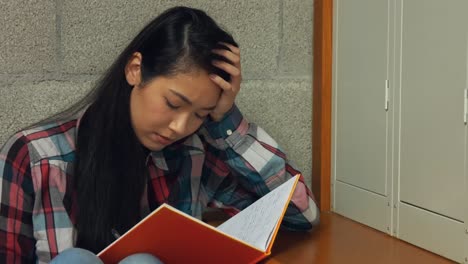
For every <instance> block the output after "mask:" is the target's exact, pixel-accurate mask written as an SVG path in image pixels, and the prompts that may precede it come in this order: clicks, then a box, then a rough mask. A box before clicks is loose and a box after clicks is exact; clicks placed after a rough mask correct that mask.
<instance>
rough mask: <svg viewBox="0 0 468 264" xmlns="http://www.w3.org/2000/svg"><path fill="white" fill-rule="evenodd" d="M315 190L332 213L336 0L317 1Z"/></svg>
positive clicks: (314, 122)
mask: <svg viewBox="0 0 468 264" xmlns="http://www.w3.org/2000/svg"><path fill="white" fill-rule="evenodd" d="M313 23H314V26H313V30H314V31H313V80H314V81H313V93H312V95H313V99H312V100H313V107H312V119H313V121H312V190H313V192H314V195H315V198H316V199H317V202H318V206H319V208H320V210H321V211H330V207H331V202H330V200H331V199H330V198H331V197H330V195H331V135H332V132H331V123H332V116H331V115H332V52H333V51H332V45H333V44H332V31H333V0H314V21H313Z"/></svg>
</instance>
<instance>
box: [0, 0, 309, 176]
mask: <svg viewBox="0 0 468 264" xmlns="http://www.w3.org/2000/svg"><path fill="white" fill-rule="evenodd" d="M0 4H1V6H2V8H0V22H1V23H0V24H1V25H2V27H0V145H2V144H3V143H4V142H5V141H6V140H7V138H8V137H9V136H10V135H11V134H12V133H14V132H15V131H17V130H19V129H21V128H22V127H25V126H26V125H28V124H31V123H33V122H35V121H38V120H40V119H42V118H44V117H46V116H48V115H50V114H52V113H55V112H56V111H59V110H61V109H63V108H64V107H66V106H69V105H71V104H72V103H73V102H75V101H76V100H78V99H79V98H80V97H81V96H83V95H84V94H85V93H86V92H87V91H88V90H89V89H90V88H91V86H92V84H93V83H94V81H95V80H96V79H97V78H98V77H99V76H100V74H101V73H102V72H103V71H104V70H105V69H106V68H107V66H108V65H110V63H111V62H112V61H113V60H114V58H115V57H116V56H117V55H118V54H119V53H120V51H121V50H122V49H123V48H124V47H125V46H126V45H127V43H128V42H129V41H130V40H131V39H132V38H133V36H134V35H135V34H137V33H138V31H139V30H140V29H141V28H142V27H143V26H144V25H145V24H146V23H147V22H148V21H149V20H151V19H152V18H153V17H155V16H156V15H158V14H159V13H161V12H162V11H164V10H165V9H167V8H169V7H172V6H175V5H185V6H191V7H195V8H200V9H203V10H205V11H206V12H207V13H208V14H210V15H211V16H212V17H213V18H214V19H215V20H216V21H217V22H218V23H219V24H221V25H222V26H223V27H224V28H225V29H227V30H228V31H229V32H231V33H232V34H233V36H234V38H235V39H236V40H237V41H238V42H239V44H240V46H241V52H242V67H243V84H242V88H241V93H240V94H239V96H238V99H237V104H238V105H239V107H240V109H241V110H242V112H243V113H244V114H245V116H247V118H248V119H249V120H251V121H253V122H255V123H257V124H258V125H260V126H261V127H263V128H264V129H265V130H266V131H267V132H268V133H269V134H271V135H272V136H273V137H274V138H275V139H276V140H277V141H278V142H279V143H280V145H281V146H282V147H283V149H285V150H286V152H287V153H288V155H289V157H290V159H291V160H293V161H294V163H296V164H297V165H298V166H299V167H300V168H301V170H302V171H303V173H304V175H305V177H306V179H307V181H308V182H309V184H310V182H311V175H310V173H311V163H312V162H311V159H312V158H311V150H312V146H311V124H312V115H311V112H312V14H313V0H171V1H170V0H138V1H126V0H81V1H76V0H41V1H26V0H16V1H8V0H0Z"/></svg>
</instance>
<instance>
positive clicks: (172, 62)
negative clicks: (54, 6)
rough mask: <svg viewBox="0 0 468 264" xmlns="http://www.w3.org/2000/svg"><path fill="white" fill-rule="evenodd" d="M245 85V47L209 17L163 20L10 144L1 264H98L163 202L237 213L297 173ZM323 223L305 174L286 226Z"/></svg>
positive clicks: (2, 191) (0, 157) (179, 15)
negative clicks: (249, 102) (257, 116)
mask: <svg viewBox="0 0 468 264" xmlns="http://www.w3.org/2000/svg"><path fill="white" fill-rule="evenodd" d="M240 84H241V65H240V51H239V48H238V45H237V44H236V42H235V41H234V39H233V38H232V37H231V36H230V35H229V34H228V33H226V32H225V31H223V30H222V29H220V28H219V27H218V25H217V24H216V23H215V22H214V21H213V20H212V19H211V18H210V17H209V16H208V15H206V14H205V13H204V12H203V11H200V10H197V9H191V8H186V7H176V8H172V9H169V10H167V11H166V12H164V13H163V14H161V15H160V16H158V17H157V18H155V19H154V20H153V21H152V22H150V23H149V24H148V25H147V26H146V27H145V28H144V29H143V30H142V31H141V32H140V33H139V34H138V35H137V36H136V37H135V38H134V39H133V41H132V42H131V43H130V44H129V45H128V47H127V48H126V49H125V50H124V51H123V52H122V53H121V54H120V56H119V57H118V58H117V59H116V61H115V62H114V64H113V65H112V66H111V67H110V68H109V69H108V71H107V72H106V73H105V74H104V76H103V77H102V79H101V80H100V82H98V83H97V85H96V87H95V89H94V90H93V91H92V92H91V93H90V94H89V95H88V96H87V97H85V98H84V99H83V100H82V101H80V102H78V103H77V104H76V105H74V106H73V107H71V108H70V109H68V110H66V111H65V112H62V113H60V114H58V115H56V116H53V117H51V118H49V119H47V120H45V121H42V122H41V123H39V124H37V125H34V126H33V127H31V128H28V129H26V130H23V131H21V132H19V133H17V134H16V135H15V136H13V137H12V138H11V139H10V140H9V141H8V142H7V143H6V144H5V145H4V146H3V148H2V150H1V151H0V177H1V180H0V199H1V200H0V201H1V207H0V262H1V263H31V262H40V263H47V262H50V261H51V260H53V262H55V263H60V261H62V262H64V261H65V262H67V263H73V260H74V259H75V260H76V259H79V258H80V257H82V259H81V262H82V261H83V259H86V260H89V259H91V258H92V256H94V255H93V254H91V252H93V253H98V252H99V251H100V250H102V249H103V248H104V247H106V246H107V245H109V244H110V243H111V242H113V241H114V240H115V237H114V236H113V232H118V233H125V232H126V231H127V230H128V229H130V228H131V227H132V226H133V225H135V224H136V223H137V222H138V221H139V220H141V219H142V218H143V217H144V216H146V215H147V214H148V213H149V212H151V211H152V210H155V209H156V208H157V207H158V206H159V205H160V204H162V203H168V204H170V205H172V206H174V207H176V208H178V209H179V210H181V211H183V212H185V213H187V214H190V215H192V216H194V217H197V218H201V216H202V213H203V211H204V209H206V208H207V207H214V208H221V209H223V210H224V211H225V212H227V213H228V214H230V215H233V214H235V213H237V212H239V211H240V210H242V209H244V208H245V207H247V206H248V205H250V204H251V203H253V202H254V201H255V200H257V199H258V198H260V197H262V196H263V195H265V194H266V193H268V192H269V191H270V190H272V189H274V188H276V187H277V186H279V185H280V184H282V183H283V182H285V181H286V180H288V179H289V178H291V177H292V176H293V175H296V174H298V173H299V171H298V170H297V169H296V168H294V167H293V166H291V165H290V164H289V163H288V161H287V158H286V156H285V154H284V153H283V152H282V151H281V150H280V149H279V147H278V145H277V143H276V142H275V141H274V140H273V139H272V138H271V137H270V136H269V135H268V134H266V133H265V131H264V130H262V129H261V128H260V127H258V126H256V125H255V124H253V123H249V122H248V121H247V120H246V119H245V118H244V117H243V116H242V114H241V112H240V111H239V109H238V108H237V107H236V105H235V104H234V100H235V97H236V95H237V93H238V92H239V90H240ZM318 215H319V213H318V209H317V206H316V204H315V203H314V201H313V195H312V193H311V191H310V190H309V189H308V188H307V187H306V185H305V184H304V180H303V178H302V177H301V179H300V182H299V184H298V185H297V188H296V190H295V193H294V196H293V198H292V201H291V203H290V204H289V207H288V210H287V212H286V215H285V217H284V220H283V222H282V226H283V227H284V228H287V229H292V230H310V229H311V228H312V227H313V226H314V225H316V224H317V223H318V219H319V216H318ZM70 248H75V249H76V248H81V249H86V250H87V251H84V250H83V251H74V250H73V249H70ZM67 249H68V250H67ZM70 252H72V253H70ZM88 253H89V254H88ZM85 255H86V256H85ZM57 256H58V257H57ZM94 257H95V256H94ZM130 257H134V258H136V259H137V260H138V261H143V258H146V260H148V259H150V258H149V257H148V256H130ZM138 257H142V258H140V259H138ZM54 258H55V259H54ZM96 261H97V260H96ZM138 261H137V262H138ZM152 261H156V260H155V259H153V260H152ZM78 262H80V261H78ZM89 262H92V261H91V260H90V261H89ZM96 263H97V262H96ZM148 263H150V262H148ZM151 263H156V262H151Z"/></svg>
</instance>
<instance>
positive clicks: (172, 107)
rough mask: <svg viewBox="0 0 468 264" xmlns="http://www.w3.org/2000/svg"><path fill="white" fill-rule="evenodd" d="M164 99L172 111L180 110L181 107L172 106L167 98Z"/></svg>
mask: <svg viewBox="0 0 468 264" xmlns="http://www.w3.org/2000/svg"><path fill="white" fill-rule="evenodd" d="M164 99H165V100H166V105H167V106H168V107H169V108H171V109H177V108H179V107H180V106H177V105H174V104H172V103H171V102H169V100H168V99H167V98H165V97H164Z"/></svg>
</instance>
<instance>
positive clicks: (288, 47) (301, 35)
mask: <svg viewBox="0 0 468 264" xmlns="http://www.w3.org/2000/svg"><path fill="white" fill-rule="evenodd" d="M282 19H283V23H282V24H283V38H282V40H281V56H280V66H279V68H280V72H281V75H283V76H289V77H294V76H297V77H300V76H311V75H312V33H313V21H312V19H313V1H312V0H309V1H304V0H283V17H282Z"/></svg>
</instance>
